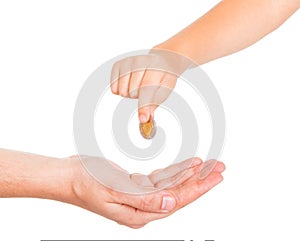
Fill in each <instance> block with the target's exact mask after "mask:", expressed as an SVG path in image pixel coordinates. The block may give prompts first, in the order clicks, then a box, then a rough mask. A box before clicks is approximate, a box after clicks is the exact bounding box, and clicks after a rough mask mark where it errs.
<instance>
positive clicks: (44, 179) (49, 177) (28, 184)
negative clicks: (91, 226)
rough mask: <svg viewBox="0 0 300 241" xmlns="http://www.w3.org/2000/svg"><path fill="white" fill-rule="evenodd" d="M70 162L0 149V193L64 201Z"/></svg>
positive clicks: (69, 185) (67, 193)
mask: <svg viewBox="0 0 300 241" xmlns="http://www.w3.org/2000/svg"><path fill="white" fill-rule="evenodd" d="M72 170H73V163H71V162H67V161H65V160H64V161H62V160H61V159H58V158H50V157H45V156H40V155H35V154H30V153H23V152H16V151H9V150H4V149H0V197H36V198H46V199H54V200H59V201H65V202H68V199H69V198H70V197H71V195H72V183H71V180H72V179H71V178H70V177H71V176H72Z"/></svg>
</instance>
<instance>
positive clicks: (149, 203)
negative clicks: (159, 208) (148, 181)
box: [140, 196, 155, 210]
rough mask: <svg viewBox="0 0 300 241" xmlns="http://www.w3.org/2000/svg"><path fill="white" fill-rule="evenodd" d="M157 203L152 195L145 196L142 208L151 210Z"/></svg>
mask: <svg viewBox="0 0 300 241" xmlns="http://www.w3.org/2000/svg"><path fill="white" fill-rule="evenodd" d="M154 204H155V200H154V198H153V197H151V196H145V197H143V198H142V199H141V202H140V208H141V209H142V210H149V209H151V208H152V206H153V205H154Z"/></svg>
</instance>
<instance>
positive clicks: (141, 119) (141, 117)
mask: <svg viewBox="0 0 300 241" xmlns="http://www.w3.org/2000/svg"><path fill="white" fill-rule="evenodd" d="M139 118H140V122H141V123H146V122H147V121H148V118H147V116H146V115H145V114H140V115H139Z"/></svg>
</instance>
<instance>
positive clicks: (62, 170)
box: [0, 149, 225, 228]
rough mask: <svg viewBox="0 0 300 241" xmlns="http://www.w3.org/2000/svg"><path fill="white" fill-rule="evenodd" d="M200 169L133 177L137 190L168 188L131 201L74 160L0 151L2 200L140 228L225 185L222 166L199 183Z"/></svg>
mask: <svg viewBox="0 0 300 241" xmlns="http://www.w3.org/2000/svg"><path fill="white" fill-rule="evenodd" d="M187 163H189V165H187ZM203 165H204V164H203V163H202V161H201V160H200V159H199V158H193V159H191V160H187V161H185V162H182V163H179V164H175V165H173V166H169V167H167V168H165V169H161V170H156V171H154V172H153V173H151V174H149V175H148V176H144V175H141V174H135V175H133V176H132V175H131V176H132V177H133V180H134V181H135V182H136V183H137V184H139V185H142V181H141V180H143V179H144V178H146V177H147V179H149V180H150V181H151V183H152V184H153V185H154V186H155V187H157V188H159V187H160V186H165V184H170V185H169V187H168V188H166V189H164V190H159V189H158V191H156V192H153V193H149V194H144V195H132V194H126V193H120V192H117V191H115V190H113V189H111V188H108V187H106V186H104V185H102V184H101V183H99V182H97V181H96V179H94V178H93V177H92V176H90V175H89V174H88V173H87V171H86V170H85V169H84V167H83V166H82V164H81V162H80V160H79V157H78V156H73V157H68V158H53V157H45V156H40V155H35V154H31V153H23V152H17V151H10V150H4V149H0V197H6V198H8V197H31V198H43V199H51V200H57V201H61V202H65V203H70V204H73V205H76V206H79V207H81V208H84V209H87V210H89V211H91V212H94V213H97V214H99V215H101V216H104V217H106V218H108V219H111V220H114V221H116V222H117V223H119V224H122V225H126V226H128V227H131V228H141V227H143V226H144V225H146V224H147V223H149V222H151V221H154V220H157V219H161V218H165V217H167V216H169V215H171V214H172V213H174V212H176V211H177V210H179V209H181V208H182V207H184V206H186V205H188V204H189V203H191V202H193V201H194V200H196V199H197V198H199V197H200V196H202V195H203V194H204V193H206V192H207V191H209V190H210V189H211V188H213V187H214V186H216V185H217V184H218V183H220V182H221V181H222V180H223V177H222V172H223V171H224V169H225V166H224V164H223V163H221V162H217V163H216V165H215V167H214V169H213V171H212V172H210V174H209V175H208V176H206V177H205V178H202V179H200V178H199V175H200V174H201V171H200V170H201V168H202V167H203ZM117 168H119V167H117ZM141 177H142V178H141ZM139 182H141V183H139Z"/></svg>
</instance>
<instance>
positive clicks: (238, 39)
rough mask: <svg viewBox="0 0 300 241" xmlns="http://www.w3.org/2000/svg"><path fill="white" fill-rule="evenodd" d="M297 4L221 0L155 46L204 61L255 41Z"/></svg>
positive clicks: (295, 1)
mask: <svg viewBox="0 0 300 241" xmlns="http://www.w3.org/2000/svg"><path fill="white" fill-rule="evenodd" d="M299 7H300V1H299V0H224V1H222V2H220V3H219V4H218V5H217V6H215V7H214V8H213V9H212V10H210V11H209V12H208V13H207V14H205V15H204V16H203V17H201V18H200V19H198V20H197V21H195V22H194V23H192V24H191V25H190V26H188V27H187V28H185V29H184V30H182V31H181V32H179V33H178V34H176V35H175V36H173V37H172V38H170V39H169V40H167V41H166V42H164V43H162V44H159V45H158V46H156V48H159V49H167V50H171V51H174V52H177V53H179V54H182V55H184V56H187V57H189V58H191V59H193V60H194V61H196V62H197V63H198V64H204V63H207V62H209V61H211V60H214V59H217V58H220V57H223V56H226V55H229V54H232V53H234V52H237V51H239V50H241V49H244V48H246V47H248V46H250V45H252V44H254V43H255V42H257V41H258V40H260V39H261V38H263V37H264V36H266V35H267V34H268V33H270V32H272V31H273V30H275V29H276V28H277V27H279V26H280V25H281V24H282V23H283V22H284V21H285V20H286V19H287V18H289V17H290V16H291V15H292V14H293V13H294V12H295V11H296V10H297V9H298V8H299Z"/></svg>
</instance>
